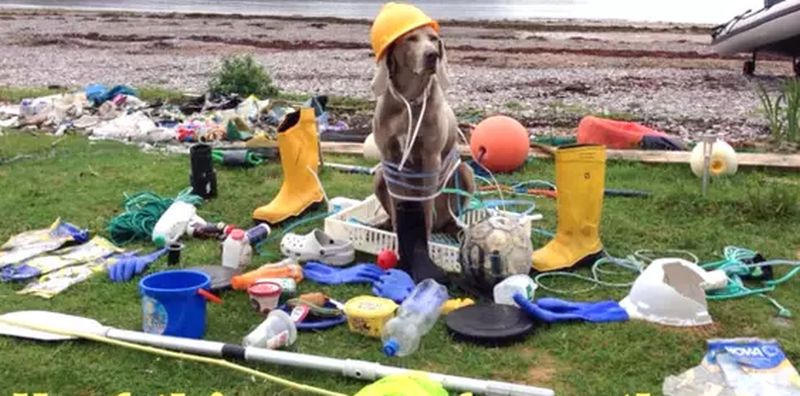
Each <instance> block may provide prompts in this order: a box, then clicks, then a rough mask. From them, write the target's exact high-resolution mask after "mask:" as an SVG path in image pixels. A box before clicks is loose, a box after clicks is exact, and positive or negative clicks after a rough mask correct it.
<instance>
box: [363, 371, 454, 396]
mask: <svg viewBox="0 0 800 396" xmlns="http://www.w3.org/2000/svg"><path fill="white" fill-rule="evenodd" d="M448 395H449V393H447V391H446V390H445V389H444V388H443V387H442V385H441V384H439V383H438V382H434V381H432V380H430V379H429V378H428V377H427V376H426V375H425V374H422V373H420V374H399V375H391V376H388V377H384V378H382V379H380V380H378V381H375V382H374V383H372V384H370V385H367V386H365V387H364V388H363V389H361V390H360V391H358V393H356V394H355V396H448Z"/></svg>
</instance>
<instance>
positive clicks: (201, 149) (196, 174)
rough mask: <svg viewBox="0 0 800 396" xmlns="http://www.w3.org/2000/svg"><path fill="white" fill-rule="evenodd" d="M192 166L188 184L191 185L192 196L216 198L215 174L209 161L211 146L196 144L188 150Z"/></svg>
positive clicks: (212, 164)
mask: <svg viewBox="0 0 800 396" xmlns="http://www.w3.org/2000/svg"><path fill="white" fill-rule="evenodd" d="M189 157H190V160H191V164H192V169H191V173H190V174H189V182H190V183H191V185H192V194H196V195H199V196H201V197H203V199H208V198H213V197H216V196H217V173H216V172H214V163H213V162H212V160H211V146H209V145H207V144H203V143H198V144H195V145H194V146H192V148H191V149H190V150H189Z"/></svg>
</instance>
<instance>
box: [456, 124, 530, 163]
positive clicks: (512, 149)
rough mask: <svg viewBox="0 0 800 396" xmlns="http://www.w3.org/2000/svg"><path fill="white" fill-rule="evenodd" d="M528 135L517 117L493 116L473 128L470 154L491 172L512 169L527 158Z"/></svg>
mask: <svg viewBox="0 0 800 396" xmlns="http://www.w3.org/2000/svg"><path fill="white" fill-rule="evenodd" d="M529 146H530V139H529V137H528V131H527V130H526V129H525V127H524V126H522V124H520V123H519V121H517V120H515V119H513V118H511V117H506V116H492V117H489V118H487V119H485V120H483V121H481V122H480V123H479V124H478V125H477V126H476V127H475V129H474V130H473V131H472V137H471V138H470V142H469V147H470V149H471V151H472V158H473V159H475V161H478V162H479V163H480V164H481V165H483V166H485V167H486V168H487V169H489V170H490V171H492V172H511V171H513V170H515V169H517V168H519V167H520V166H522V165H523V164H524V163H525V160H526V159H527V158H528V148H529Z"/></svg>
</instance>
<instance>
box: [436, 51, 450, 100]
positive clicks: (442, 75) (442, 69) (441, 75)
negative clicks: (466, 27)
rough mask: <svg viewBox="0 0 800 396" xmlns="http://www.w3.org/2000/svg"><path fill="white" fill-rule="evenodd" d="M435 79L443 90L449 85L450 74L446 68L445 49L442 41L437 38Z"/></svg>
mask: <svg viewBox="0 0 800 396" xmlns="http://www.w3.org/2000/svg"><path fill="white" fill-rule="evenodd" d="M436 80H438V81H439V86H440V87H442V90H443V91H447V88H449V87H450V75H449V70H447V51H446V50H445V48H444V41H442V40H439V65H438V66H437V67H436Z"/></svg>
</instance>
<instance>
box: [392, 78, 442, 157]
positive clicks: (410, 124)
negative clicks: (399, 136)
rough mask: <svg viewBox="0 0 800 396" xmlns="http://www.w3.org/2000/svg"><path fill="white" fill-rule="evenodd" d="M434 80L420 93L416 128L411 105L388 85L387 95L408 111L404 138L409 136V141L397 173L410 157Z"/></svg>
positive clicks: (431, 79) (429, 81)
mask: <svg viewBox="0 0 800 396" xmlns="http://www.w3.org/2000/svg"><path fill="white" fill-rule="evenodd" d="M435 79H436V76H431V78H430V80H428V85H427V86H426V87H425V91H423V92H422V108H421V109H420V111H419V119H418V120H417V125H416V126H415V125H414V114H413V113H412V111H411V104H410V103H409V102H408V100H406V98H405V97H403V95H401V94H400V93H399V92H397V89H395V87H394V84H391V83H390V84H389V93H391V94H392V96H394V97H395V98H397V99H400V101H401V102H403V104H404V105H406V111H408V131H407V132H406V136H409V137H410V139H407V140H406V142H405V143H406V144H405V147H403V156H402V157H401V159H400V164H399V166H398V170H399V171H402V170H403V167H404V166H405V164H406V161H407V160H408V157H409V155H411V148H412V147H413V146H414V142H416V140H417V135H418V134H419V128H420V126H422V119H423V118H425V110H426V108H427V106H428V96H429V95H430V92H431V87H432V86H433V81H434V80H435ZM412 129H413V131H412Z"/></svg>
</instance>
